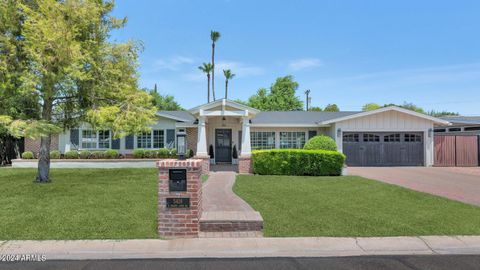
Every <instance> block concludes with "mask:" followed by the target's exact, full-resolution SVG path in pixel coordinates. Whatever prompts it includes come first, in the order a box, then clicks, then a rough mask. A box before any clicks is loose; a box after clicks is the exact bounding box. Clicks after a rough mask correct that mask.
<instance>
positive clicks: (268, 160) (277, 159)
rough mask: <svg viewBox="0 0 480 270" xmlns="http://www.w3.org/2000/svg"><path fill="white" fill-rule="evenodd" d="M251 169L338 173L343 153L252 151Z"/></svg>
mask: <svg viewBox="0 0 480 270" xmlns="http://www.w3.org/2000/svg"><path fill="white" fill-rule="evenodd" d="M252 159H253V171H254V172H255V173H257V174H267V175H315V176H320V175H322V176H323V175H340V174H341V173H342V167H343V164H344V162H345V155H343V154H342V153H340V152H337V151H328V150H302V149H274V150H260V151H253V153H252Z"/></svg>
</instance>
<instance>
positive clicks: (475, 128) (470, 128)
mask: <svg viewBox="0 0 480 270" xmlns="http://www.w3.org/2000/svg"><path fill="white" fill-rule="evenodd" d="M463 130H465V131H474V130H480V127H465V128H463Z"/></svg>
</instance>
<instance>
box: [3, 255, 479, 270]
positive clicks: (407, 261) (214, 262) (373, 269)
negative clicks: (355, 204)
mask: <svg viewBox="0 0 480 270" xmlns="http://www.w3.org/2000/svg"><path fill="white" fill-rule="evenodd" d="M0 269H1V270H4V269H5V270H9V269H22V270H23V269H25V270H31V269H32V270H33V269H38V270H40V269H48V270H54V269H69V270H70V269H72V270H77V269H78V270H80V269H81V270H90V269H101V270H110V269H111V270H123V269H135V270H143V269H145V270H147V269H168V270H175V269H192V270H197V269H208V270H220V269H239V270H245V269H301V270H306V269H329V270H335V269H356V270H363V269H365V270H367V269H368V270H377V269H378V270H380V269H382V270H384V269H394V270H403V269H415V270H419V269H428V270H437V269H438V270H440V269H445V270H451V269H456V270H468V269H480V256H478V255H471V256H470V255H426V256H425V255H424V256H361V257H329V258H238V259H236V258H233V259H144V260H130V259H129V260H86V261H48V260H47V261H46V262H35V263H33V262H30V263H0Z"/></svg>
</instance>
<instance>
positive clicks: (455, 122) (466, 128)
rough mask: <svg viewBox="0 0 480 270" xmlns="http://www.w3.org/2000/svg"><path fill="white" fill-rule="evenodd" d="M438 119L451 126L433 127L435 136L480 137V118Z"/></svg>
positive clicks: (455, 117)
mask: <svg viewBox="0 0 480 270" xmlns="http://www.w3.org/2000/svg"><path fill="white" fill-rule="evenodd" d="M440 118H441V119H443V120H446V121H449V122H450V123H451V125H450V126H439V127H435V133H436V134H443V133H448V134H452V135H480V116H445V117H440Z"/></svg>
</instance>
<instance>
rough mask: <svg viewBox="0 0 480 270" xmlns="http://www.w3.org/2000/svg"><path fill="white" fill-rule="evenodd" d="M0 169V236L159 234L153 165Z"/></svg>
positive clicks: (92, 236)
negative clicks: (44, 174) (42, 172)
mask: <svg viewBox="0 0 480 270" xmlns="http://www.w3.org/2000/svg"><path fill="white" fill-rule="evenodd" d="M35 173H36V169H18V168H2V169H0V186H1V193H0V240H10V239H130V238H156V237H157V232H156V228H157V223H156V222H157V221H156V220H157V169H155V168H152V169H149V168H148V169H145V168H142V169H52V170H51V179H52V183H48V184H37V183H34V182H33V180H34V179H35Z"/></svg>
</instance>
